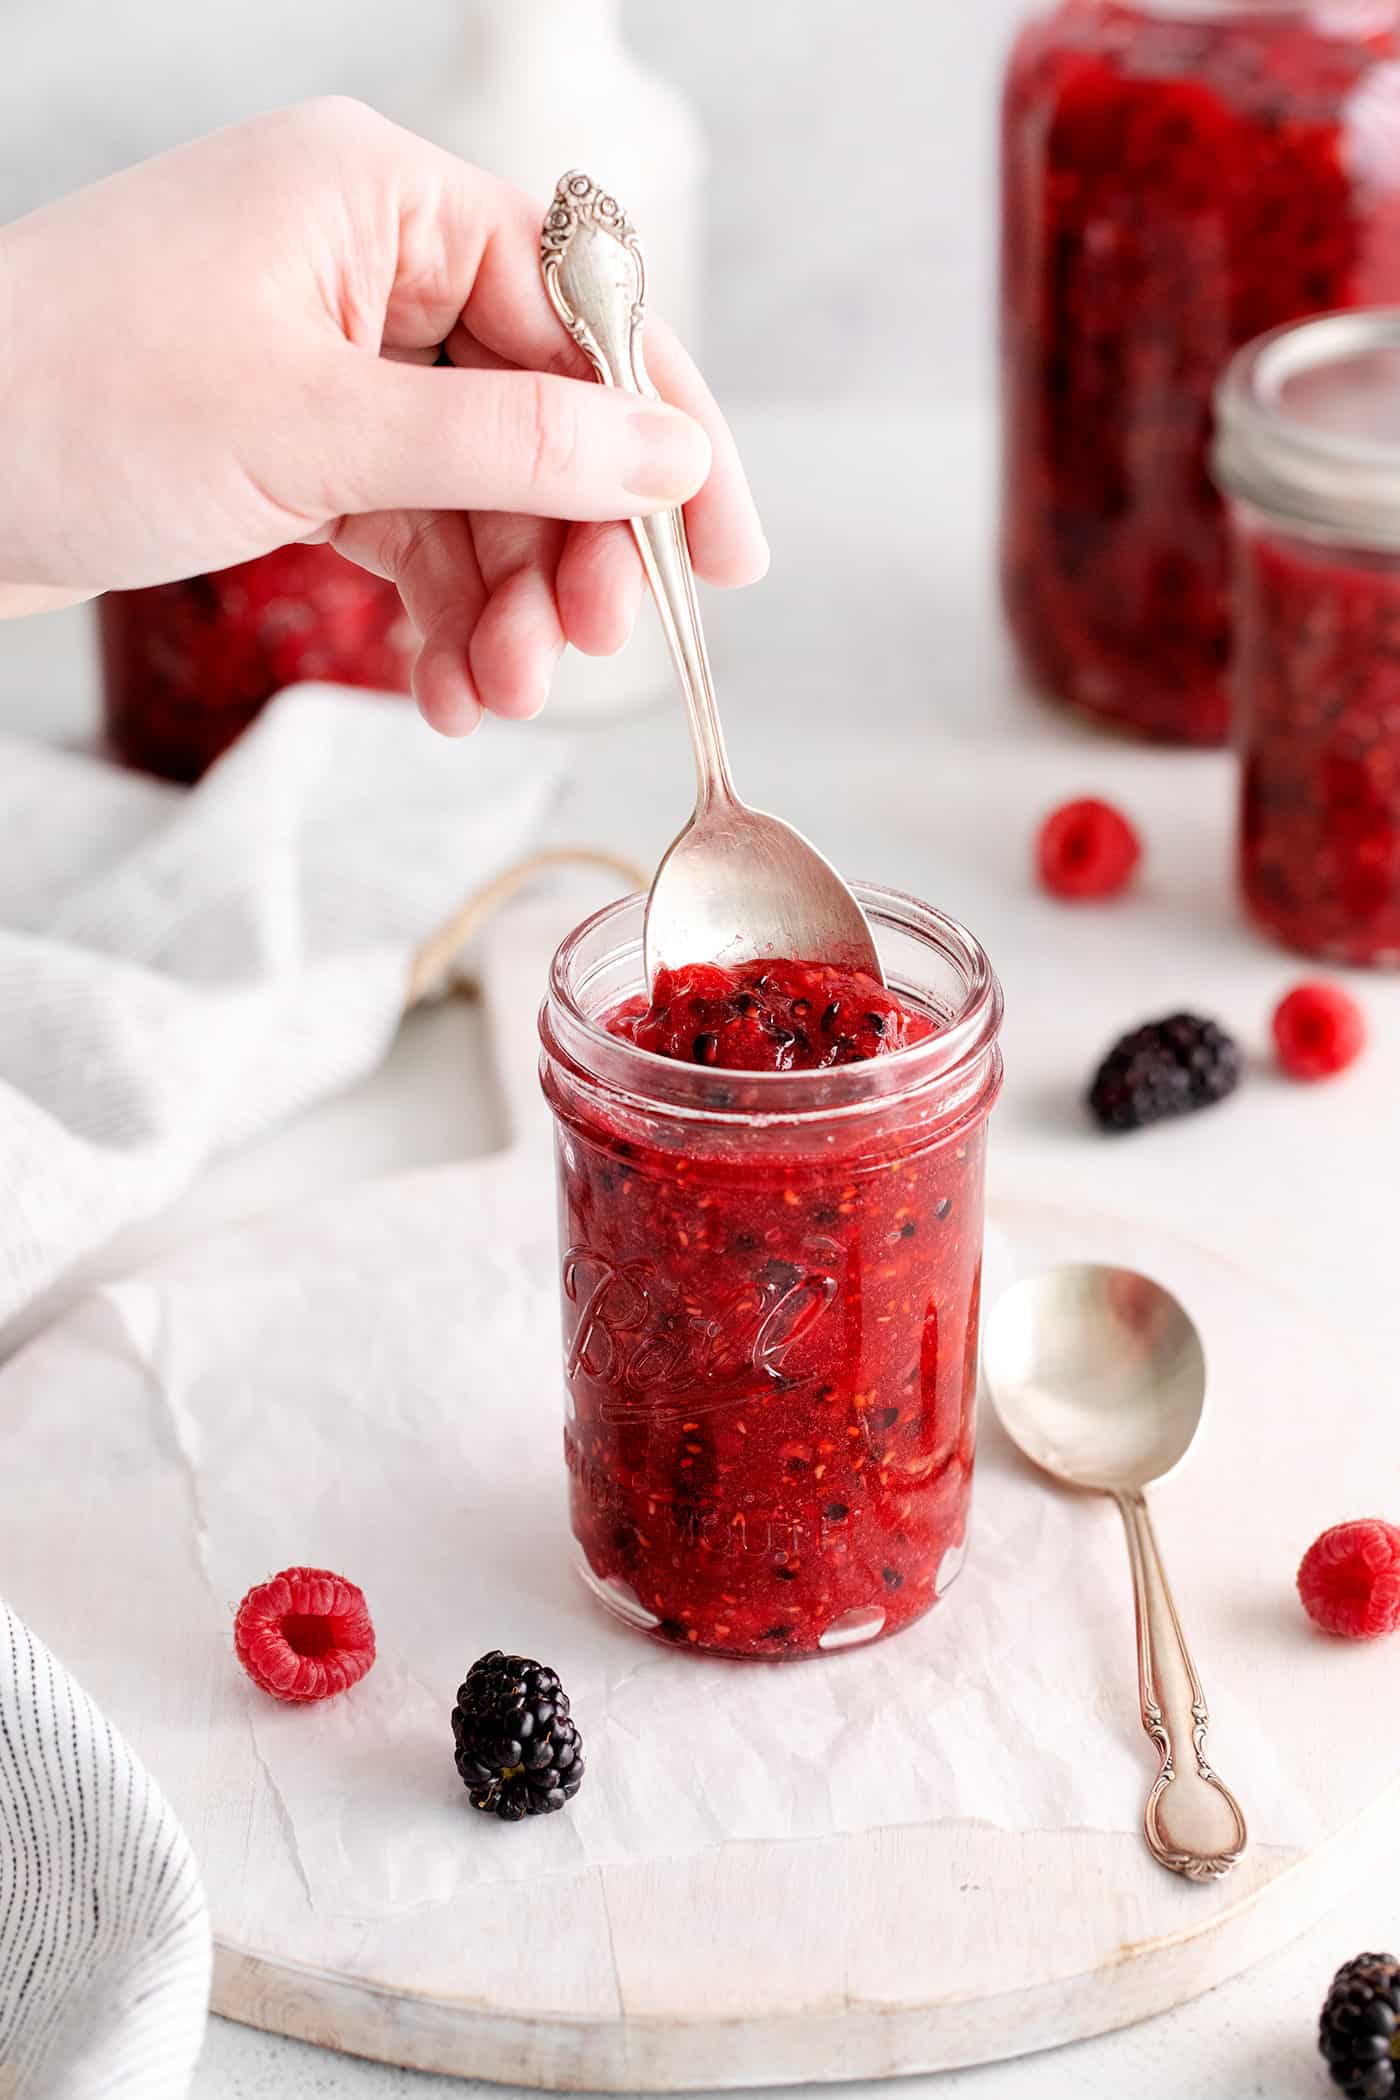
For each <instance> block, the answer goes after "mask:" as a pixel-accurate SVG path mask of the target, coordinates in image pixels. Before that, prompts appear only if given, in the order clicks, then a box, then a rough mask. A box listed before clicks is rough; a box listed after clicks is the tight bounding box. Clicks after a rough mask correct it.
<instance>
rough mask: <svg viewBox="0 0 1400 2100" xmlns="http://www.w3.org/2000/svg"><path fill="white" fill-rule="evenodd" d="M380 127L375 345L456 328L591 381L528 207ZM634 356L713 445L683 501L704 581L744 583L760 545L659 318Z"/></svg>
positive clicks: (727, 436)
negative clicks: (394, 255) (380, 308)
mask: <svg viewBox="0 0 1400 2100" xmlns="http://www.w3.org/2000/svg"><path fill="white" fill-rule="evenodd" d="M386 129H388V130H389V131H390V132H391V133H392V134H393V135H394V136H395V137H396V138H397V140H398V141H400V142H401V143H402V146H403V147H404V148H405V149H406V150H404V151H403V152H402V154H401V155H398V156H396V162H397V167H398V175H399V255H398V267H397V271H396V275H395V281H394V285H393V288H392V290H391V292H390V295H389V300H388V305H387V311H386V320H385V329H384V347H385V348H386V349H421V348H424V347H425V346H427V345H428V344H431V343H440V342H442V341H443V340H445V339H446V338H447V337H448V336H449V335H450V334H451V332H452V330H453V328H454V326H461V327H462V328H464V329H465V330H466V331H467V332H468V333H469V334H470V336H472V337H473V338H474V339H475V341H476V342H478V343H480V344H481V345H483V347H484V348H486V349H487V350H489V351H492V352H494V353H495V355H496V356H497V357H501V358H504V359H506V360H507V361H508V362H509V363H511V364H514V365H521V366H524V367H526V368H528V369H531V370H535V371H545V372H555V373H559V374H562V375H563V376H564V377H566V378H574V379H589V380H591V379H592V377H593V372H592V368H591V366H590V365H589V363H588V360H587V359H586V357H585V356H584V354H583V352H582V351H581V350H580V349H579V348H578V345H577V344H576V343H574V342H573V341H572V339H571V338H570V337H569V335H568V334H567V332H566V331H565V329H564V327H563V325H562V323H561V322H560V320H559V317H558V315H557V314H556V313H555V311H554V309H553V307H552V306H551V305H550V303H549V298H548V295H547V294H546V292H545V289H544V281H543V278H542V276H541V274H540V263H539V242H540V228H541V225H542V223H543V213H542V211H541V209H540V207H539V206H538V205H536V204H534V203H532V202H531V200H530V199H529V198H528V197H526V196H525V195H524V193H523V192H522V191H520V190H517V189H514V188H513V187H512V186H511V185H510V184H509V183H505V182H501V181H499V180H498V179H497V178H496V177H495V176H492V175H487V174H485V173H483V172H482V170H481V169H479V168H473V167H470V166H468V165H467V163H466V162H465V161H459V160H457V159H455V158H454V157H453V156H452V155H451V154H449V153H444V152H442V151H441V150H440V149H439V148H437V147H435V146H430V145H428V144H426V143H425V141H423V140H422V139H418V138H414V137H412V135H411V134H410V133H408V132H398V131H396V129H395V127H392V126H390V127H386ZM646 357H647V363H648V366H649V368H650V371H651V375H652V379H653V382H654V384H655V386H656V389H657V392H658V393H659V394H660V395H661V396H662V398H663V399H664V400H667V401H669V402H671V403H673V404H674V406H675V407H677V408H681V409H684V410H685V411H686V413H687V414H689V415H691V416H693V417H694V418H695V420H696V421H697V422H698V423H700V424H701V425H702V426H703V428H704V430H705V432H706V434H707V435H708V437H709V440H710V444H711V447H712V450H713V455H714V457H713V465H712V467H711V470H710V474H709V478H708V480H707V481H706V483H705V486H704V487H703V488H702V489H701V490H700V492H699V494H698V495H696V496H695V497H694V498H693V499H692V501H691V502H690V503H688V504H687V505H686V525H687V528H688V530H689V533H690V540H691V550H692V553H693V554H694V557H695V564H696V567H697V568H698V569H699V570H700V572H701V573H702V574H703V575H704V576H706V577H707V578H708V579H709V580H710V581H711V582H713V583H721V584H743V583H753V582H756V581H757V579H758V578H759V577H760V576H762V575H763V573H764V571H765V570H766V569H767V567H768V544H767V541H766V540H765V538H764V536H763V528H762V526H761V525H760V524H759V520H758V512H757V509H756V507H755V505H754V500H753V496H752V493H751V492H750V489H749V484H748V479H747V476H746V475H745V473H744V469H743V465H742V463H741V461H740V458H739V452H738V447H737V446H736V445H735V443H734V438H733V435H732V433H731V431H730V429H729V425H728V424H727V423H726V421H725V419H724V416H723V415H722V414H721V412H720V409H719V406H718V404H717V402H716V401H715V398H714V396H713V395H712V394H711V392H710V390H709V388H708V386H707V385H706V384H705V381H704V380H703V379H702V378H701V376H700V373H699V372H698V370H697V369H696V367H695V364H694V363H693V361H692V360H691V358H690V357H689V355H688V354H687V352H686V351H685V350H684V349H683V348H682V346H681V345H680V343H679V342H677V340H676V338H675V337H674V335H673V334H672V333H671V331H670V329H669V328H667V327H666V325H665V323H664V322H662V321H659V320H651V319H649V320H648V322H647V328H646Z"/></svg>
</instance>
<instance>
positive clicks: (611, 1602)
mask: <svg viewBox="0 0 1400 2100" xmlns="http://www.w3.org/2000/svg"><path fill="white" fill-rule="evenodd" d="M859 894H860V896H861V901H862V903H863V904H864V905H865V907H866V910H867V912H868V913H869V915H870V917H871V920H872V923H873V925H874V927H875V929H876V933H877V937H878V938H879V941H880V947H881V952H882V955H883V957H884V960H885V964H886V969H887V974H888V977H889V983H890V988H891V990H892V991H894V992H896V993H897V994H898V995H899V997H900V998H901V999H903V1000H904V1002H905V1003H906V1004H908V1005H910V1006H912V1007H915V1008H922V1009H923V1010H924V1011H926V1012H929V1013H931V1014H932V1015H933V1016H934V1017H935V1018H936V1019H937V1021H938V1023H939V1027H938V1030H937V1032H936V1033H934V1034H933V1035H931V1036H929V1037H927V1038H925V1039H924V1040H922V1041H920V1042H918V1043H916V1044H914V1045H912V1046H911V1047H909V1048H906V1049H904V1050H901V1051H899V1052H897V1053H895V1054H893V1055H889V1056H884V1057H875V1058H871V1059H869V1060H868V1061H865V1062H862V1063H857V1064H851V1065H846V1066H843V1067H840V1068H838V1069H835V1070H827V1071H800V1072H787V1073H774V1072H757V1073H755V1072H733V1071H723V1070H714V1069H711V1068H708V1067H704V1066H698V1065H694V1064H685V1063H679V1062H673V1061H672V1060H670V1059H668V1058H665V1057H660V1056H657V1055H655V1054H654V1053H653V1052H650V1051H647V1050H642V1049H639V1048H638V1047H637V1045H636V1044H634V1043H631V1042H628V1041H625V1040H622V1039H620V1038H618V1037H617V1036H615V1035H613V1034H611V1033H610V1032H609V1031H608V1029H607V1028H606V1026H605V1025H603V1024H604V1023H605V1021H606V1019H607V1017H608V1016H609V1015H610V1014H612V1013H613V1012H615V1011H616V1009H617V1008H618V1007H619V1006H620V1005H621V1004H623V1003H624V1002H625V1001H627V1000H628V999H629V998H631V997H632V996H633V995H635V994H636V993H638V992H639V991H640V990H641V989H642V986H643V972H642V949H641V934H642V915H643V900H642V899H641V898H630V899H627V900H625V901H624V902H622V903H620V904H616V905H613V906H611V907H609V908H608V909H607V910H606V911H604V912H602V913H600V914H599V915H598V916H597V917H595V918H593V919H591V920H589V921H588V922H587V923H586V924H585V925H584V926H582V927H580V928H579V930H578V931H577V932H576V933H574V934H573V935H572V936H571V937H570V939H569V940H567V941H566V942H565V943H564V945H563V947H562V948H561V949H560V951H559V954H558V955H557V957H556V958H555V962H554V966H553V971H552V974H551V980H550V988H549V995H548V998H547V1000H546V1003H545V1006H544V1010H543V1013H542V1016H541V1033H542V1039H543V1046H544V1054H543V1061H542V1074H543V1080H544V1088H545V1093H546V1095H547V1097H548V1100H549V1102H550V1105H551V1107H552V1109H553V1111H554V1116H555V1123H556V1137H557V1152H558V1188H559V1230H560V1280H561V1296H562V1306H563V1341H564V1383H565V1410H566V1426H565V1434H564V1450H565V1459H566V1463H567V1467H568V1485H569V1497H570V1511H571V1519H572V1525H573V1531H574V1536H575V1539H576V1541H577V1547H578V1557H579V1566H580V1570H581V1572H582V1574H583V1576H584V1578H585V1580H586V1581H587V1582H588V1584H589V1585H590V1587H591V1588H592V1589H593V1591H594V1592H595V1593H596V1595H597V1596H598V1597H599V1598H600V1599H601V1600H602V1601H603V1602H604V1603H605V1604H607V1605H608V1606H609V1607H610V1608H611V1609H612V1610H613V1611H614V1612H616V1613H618V1614H619V1615H620V1616H621V1617H622V1618H624V1619H626V1620H627V1621H628V1622H629V1623H630V1624H632V1625H633V1626H635V1627H638V1628H641V1629H643V1630H645V1631H647V1632H649V1633H651V1634H653V1635H654V1636H656V1637H657V1638H658V1639H661V1640H663V1641H668V1642H671V1643H673V1644H675V1645H676V1646H678V1647H682V1648H687V1649H691V1650H697V1651H700V1652H704V1653H709V1654H719V1655H729V1656H740V1657H766V1658H770V1659H776V1658H783V1657H791V1656H798V1655H805V1654H811V1653H814V1652H817V1651H820V1650H828V1649H834V1648H840V1647H844V1646H848V1645H855V1644H858V1643H861V1642H864V1641H868V1640H872V1639H875V1638H877V1637H878V1636H880V1635H883V1634H889V1633H893V1632H896V1631H897V1630H898V1629H900V1628H901V1627H903V1626H906V1625H908V1624H910V1622H911V1621H913V1620H915V1619H917V1618H919V1617H921V1616H922V1614H923V1613H925V1612H927V1611H928V1610H929V1609H930V1607H931V1606H932V1605H933V1604H934V1603H935V1602H936V1601H937V1599H938V1598H939V1596H940V1595H941V1594H942V1592H943V1591H944V1590H945V1589H946V1588H947V1586H948V1584H949V1583H950V1581H951V1580H952V1578H953V1576H954V1575H955V1574H956V1573H957V1571H958V1568H959V1567H960V1565H961V1563H962V1558H963V1553H964V1549H965V1542H966V1532H967V1520H968V1504H969V1498H970V1493H971V1483H972V1467H973V1457H974V1449H975V1441H976V1384H977V1337H978V1309H979V1296H980V1280H981V1265H982V1232H983V1161H984V1153H985V1146H986V1127H987V1118H988V1115H989V1113H990V1111H991V1108H992V1105H993V1102H994V1101H995V1099H996V1096H997V1092H998V1090H999V1087H1000V1083H1001V1055H1000V1050H999V1048H998V1033H999V1028H1000V1020H1001V992H1000V988H999V986H998V984H997V980H996V978H995V976H994V975H993V973H992V970H991V966H990V964H989V963H988V960H987V957H986V955H985V954H984V953H983V951H982V949H981V948H980V947H979V945H978V944H977V942H976V941H975V940H973V938H972V937H971V936H970V935H969V934H967V933H965V932H964V931H963V930H962V929H961V928H960V927H958V926H956V925H955V924H954V923H953V922H952V921H951V920H949V919H947V918H945V917H943V915H942V914H940V913H939V912H936V911H934V910H932V909H931V908H930V907H928V906H927V905H923V904H919V903H917V902H915V901H914V900H913V899H910V898H906V897H902V896H899V895H897V894H896V893H894V892H892V891H887V890H880V889H873V888H861V889H860V890H859Z"/></svg>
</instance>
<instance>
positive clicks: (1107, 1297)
mask: <svg viewBox="0 0 1400 2100" xmlns="http://www.w3.org/2000/svg"><path fill="white" fill-rule="evenodd" d="M982 1362H983V1367H984V1372H985V1376H986V1381H987V1390H988V1392H989V1393H990V1394H991V1396H992V1400H993V1402H994V1404H995V1406H996V1410H997V1413H998V1414H999V1415H1000V1417H1001V1420H1002V1423H1003V1425H1004V1427H1005V1428H1006V1431H1007V1434H1008V1435H1009V1436H1010V1438H1011V1440H1012V1442H1013V1443H1014V1444H1016V1445H1018V1446H1019V1447H1020V1449H1021V1450H1022V1451H1023V1452H1024V1453H1025V1455H1026V1457H1027V1458H1029V1459H1030V1460H1031V1461H1032V1462H1033V1463H1034V1464H1035V1465H1037V1466H1039V1467H1040V1468H1041V1469H1042V1471H1044V1472H1046V1473H1049V1474H1051V1475H1053V1477H1054V1478H1055V1479H1056V1480H1061V1481H1064V1482H1066V1483H1067V1484H1068V1485H1069V1486H1071V1487H1077V1488H1087V1489H1091V1490H1094V1491H1097V1492H1098V1493H1100V1494H1105V1495H1112V1497H1113V1499H1114V1501H1115V1502H1116V1503H1117V1504H1118V1508H1119V1512H1120V1514H1121V1516H1122V1519H1123V1525H1124V1529H1125V1531H1126V1533H1127V1539H1128V1561H1129V1565H1130V1567H1131V1569H1132V1577H1133V1598H1134V1603H1135V1605H1136V1609H1137V1638H1138V1693H1139V1699H1140V1703H1141V1709H1142V1725H1143V1728H1144V1729H1145V1730H1146V1732H1147V1734H1148V1735H1149V1736H1150V1737H1151V1739H1152V1741H1153V1743H1154V1744H1155V1745H1156V1748H1157V1758H1158V1766H1157V1779H1156V1783H1155V1785H1154V1786H1153V1788H1152V1792H1151V1794H1150V1796H1149V1798H1148V1803H1147V1810H1146V1814H1145V1815H1144V1818H1143V1830H1144V1835H1145V1836H1146V1838H1147V1843H1148V1846H1149V1847H1150V1849H1151V1852H1152V1855H1153V1857H1154V1858H1155V1859H1156V1860H1157V1861H1158V1863H1159V1864H1160V1865H1161V1866H1164V1867H1168V1868H1170V1870H1171V1871H1172V1872H1173V1873H1174V1874H1184V1875H1186V1876H1187V1878H1188V1879H1189V1880H1192V1881H1218V1880H1219V1879H1220V1878H1221V1876H1222V1875H1225V1874H1228V1873H1229V1872H1230V1870H1231V1868H1232V1867H1234V1866H1235V1865H1236V1864H1237V1862H1238V1860H1239V1858H1240V1855H1241V1853H1242V1852H1243V1851H1244V1848H1245V1844H1246V1842H1247V1832H1246V1829H1245V1820H1244V1816H1243V1814H1242V1813H1241V1811H1240V1807H1239V1803H1238V1802H1237V1801H1236V1800H1235V1798H1234V1796H1233V1794H1231V1793H1230V1791H1229V1789H1228V1788H1227V1787H1226V1786H1225V1785H1224V1784H1223V1783H1222V1781H1221V1780H1220V1779H1218V1778H1217V1777H1216V1774H1215V1773H1214V1772H1213V1771H1212V1769H1211V1766H1210V1764H1209V1762H1208V1760H1207V1757H1206V1735H1207V1731H1208V1729H1209V1727H1210V1715H1209V1713H1208V1711H1207V1708H1206V1700H1205V1693H1204V1691H1203V1690H1202V1689H1201V1680H1200V1678H1199V1677H1198V1676H1197V1674H1196V1666H1195V1664H1194V1663H1193V1662H1192V1660H1191V1653H1190V1650H1189V1649H1188V1648H1187V1645H1186V1636H1185V1635H1184V1634H1183V1632H1182V1630H1181V1621H1180V1619H1179V1618H1178V1616H1177V1610H1176V1604H1175V1602H1174V1600H1173V1597H1172V1593H1171V1586H1170V1584H1169V1583H1168V1581H1167V1573H1166V1569H1165V1567H1164V1566H1163V1564H1162V1555H1161V1549H1160V1547H1159V1546H1158V1544H1157V1535H1156V1533H1155V1531H1154V1530H1153V1527H1152V1519H1151V1516H1150V1515H1149V1514H1148V1508H1147V1502H1146V1499H1145V1497H1144V1494H1143V1490H1144V1488H1146V1487H1148V1486H1149V1485H1150V1484H1151V1483H1152V1482H1153V1481H1157V1480H1164V1479H1165V1478H1166V1476H1167V1474H1168V1473H1171V1472H1173V1471H1174V1470H1175V1468H1176V1467H1177V1466H1179V1465H1180V1464H1181V1462H1182V1460H1183V1459H1184V1458H1185V1457H1186V1454H1187V1452H1188V1451H1189V1450H1190V1449H1191V1446H1192V1444H1193V1443H1194V1442H1195V1440H1196V1436H1197V1433H1198V1432H1199V1430H1200V1426H1201V1421H1202V1418H1203V1415H1204V1411H1205V1397H1206V1357H1205V1350H1204V1348H1203V1346H1202V1343H1201V1338H1200V1335H1199V1334H1198V1333H1197V1331H1196V1328H1195V1326H1194V1324H1193V1322H1192V1320H1191V1318H1190V1315H1189V1314H1188V1313H1187V1312H1186V1310H1185V1308H1184V1307H1183V1306H1181V1305H1179V1304H1178V1303H1177V1301H1176V1299H1175V1298H1173V1296H1172V1295H1171V1292H1170V1291H1167V1290H1164V1289H1163V1288H1162V1286H1161V1284H1159V1283H1154V1282H1153V1281H1152V1279H1151V1278H1150V1277H1148V1276H1140V1275H1138V1274H1137V1272H1136V1271H1135V1270H1133V1269H1115V1268H1106V1267H1099V1266H1095V1265H1093V1264H1089V1263H1072V1264H1069V1265H1067V1266H1065V1267H1062V1268H1057V1269H1047V1270H1046V1271H1044V1273H1043V1274H1041V1275H1039V1276H1030V1277H1027V1278H1025V1280H1024V1281H1022V1282H1021V1283H1018V1284H1014V1285H1013V1286H1012V1288H1011V1289H1010V1290H1009V1291H1007V1292H1006V1293H1005V1294H1004V1296H1003V1297H1002V1298H1000V1299H999V1300H998V1302H997V1304H996V1305H995V1307H994V1308H993V1310H992V1313H991V1316H990V1317H989V1319H988V1321H987V1323H986V1330H985V1333H984V1335H983V1340H982Z"/></svg>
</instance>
